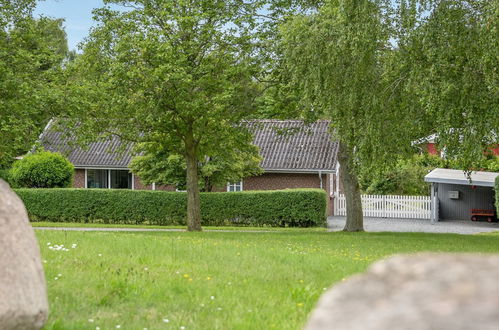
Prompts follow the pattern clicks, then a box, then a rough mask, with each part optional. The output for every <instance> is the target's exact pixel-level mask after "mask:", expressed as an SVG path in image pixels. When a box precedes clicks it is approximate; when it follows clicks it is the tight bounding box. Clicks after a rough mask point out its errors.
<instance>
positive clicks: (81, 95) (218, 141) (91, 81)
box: [71, 0, 261, 230]
mask: <svg viewBox="0 0 499 330" xmlns="http://www.w3.org/2000/svg"><path fill="white" fill-rule="evenodd" d="M106 3H107V4H126V5H127V6H128V7H129V9H130V10H128V11H125V12H118V11H113V10H111V9H110V8H109V7H105V8H102V9H99V10H96V11H95V15H96V18H97V20H98V21H99V25H98V26H97V27H96V28H95V29H93V31H92V32H91V34H90V36H89V38H88V39H87V41H86V44H85V46H84V53H83V54H82V55H81V56H79V57H78V58H77V59H76V61H75V63H76V65H75V66H74V69H75V70H74V72H75V74H74V78H73V82H74V84H72V89H71V93H73V95H76V96H74V97H72V98H73V99H77V102H76V104H77V105H76V106H73V108H74V109H76V112H75V114H76V115H75V118H76V120H77V121H79V122H80V126H79V127H80V133H81V134H83V135H86V136H88V137H89V138H92V137H96V136H97V135H98V134H101V133H103V132H107V133H109V134H116V135H118V136H120V137H121V138H122V139H127V140H130V141H135V142H139V143H145V144H148V145H147V146H146V148H151V149H152V150H153V151H152V154H154V153H156V152H159V153H163V154H165V155H167V156H166V158H168V157H169V156H175V155H180V156H182V157H183V158H184V160H185V164H186V170H187V182H186V183H187V191H188V199H189V203H188V206H189V212H188V218H189V219H190V220H189V221H188V225H189V226H188V228H189V229H191V230H200V211H199V180H198V173H199V169H198V163H199V162H203V161H204V160H205V159H206V158H209V159H216V158H217V157H218V156H219V155H221V153H222V152H226V153H229V154H230V153H236V154H237V152H238V151H239V150H242V149H244V148H239V146H241V145H249V144H250V143H251V141H252V138H251V134H249V132H248V131H247V130H246V129H244V128H243V127H240V126H239V123H240V122H241V120H242V119H244V118H247V117H248V116H249V115H250V114H251V113H252V112H253V104H252V101H253V99H254V97H255V93H256V92H257V88H256V83H255V81H254V79H253V76H254V75H255V73H256V72H258V71H259V70H260V65H259V63H258V60H255V57H254V56H253V55H254V53H255V52H254V51H255V46H254V40H253V39H252V30H253V27H254V25H255V15H254V14H255V12H256V11H257V10H258V8H259V7H260V6H261V3H260V1H244V2H243V1H240V0H231V1H226V0H201V1H162V0H152V1H151V0H135V1H126V2H124V1H118V0H115V1H111V0H109V1H106ZM81 99H83V100H84V101H81ZM81 103H84V104H85V105H86V106H85V107H81V106H80V105H81ZM144 156H146V157H148V155H144ZM166 158H164V159H166ZM143 160H144V159H143ZM146 160H147V161H149V162H150V161H153V160H154V158H152V157H150V156H149V158H147V159H146ZM162 166H163V165H161V164H159V165H157V166H155V165H152V166H150V169H152V168H154V167H158V168H160V167H162ZM143 174H146V173H143ZM149 174H150V175H149V177H150V178H152V172H151V171H149ZM145 176H148V175H145ZM164 179H165V180H166V178H164Z"/></svg>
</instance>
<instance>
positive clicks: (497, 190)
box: [495, 176, 499, 216]
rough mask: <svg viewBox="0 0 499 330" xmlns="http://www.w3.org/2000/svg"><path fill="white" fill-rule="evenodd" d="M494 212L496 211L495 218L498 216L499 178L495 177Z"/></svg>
mask: <svg viewBox="0 0 499 330" xmlns="http://www.w3.org/2000/svg"><path fill="white" fill-rule="evenodd" d="M495 190H496V210H497V216H499V176H497V177H496V187H495Z"/></svg>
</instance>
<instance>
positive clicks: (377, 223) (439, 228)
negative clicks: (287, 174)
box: [328, 217, 499, 234]
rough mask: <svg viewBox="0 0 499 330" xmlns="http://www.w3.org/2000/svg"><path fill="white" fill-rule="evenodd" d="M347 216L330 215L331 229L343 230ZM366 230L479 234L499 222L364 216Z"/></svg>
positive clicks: (494, 226)
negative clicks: (434, 221) (437, 220)
mask: <svg viewBox="0 0 499 330" xmlns="http://www.w3.org/2000/svg"><path fill="white" fill-rule="evenodd" d="M345 220H346V218H345V217H329V218H328V227H329V230H330V231H339V230H342V229H343V227H344V226H345ZM364 230H366V231H370V232H380V231H392V232H423V233H455V234H477V233H483V232H493V231H499V222H494V223H488V222H473V221H471V220H468V221H464V220H463V221H460V220H453V221H449V220H447V221H439V222H437V223H436V224H431V222H430V220H426V219H395V218H364Z"/></svg>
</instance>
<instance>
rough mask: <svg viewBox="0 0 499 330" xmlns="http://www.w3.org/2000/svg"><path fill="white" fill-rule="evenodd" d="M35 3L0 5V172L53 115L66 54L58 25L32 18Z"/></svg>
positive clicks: (23, 1) (56, 21)
mask: <svg viewBox="0 0 499 330" xmlns="http://www.w3.org/2000/svg"><path fill="white" fill-rule="evenodd" d="M34 6H35V1H29V0H17V1H6V0H1V1H0V167H2V166H6V165H9V164H10V163H12V161H13V160H14V157H15V156H19V155H21V154H23V153H25V152H26V151H27V150H29V148H30V147H31V146H32V145H33V143H34V142H35V141H36V138H37V137H38V135H39V134H40V133H41V131H42V129H43V127H44V126H45V124H46V123H47V122H48V120H49V119H50V118H51V117H52V116H53V115H55V114H57V113H58V111H59V109H60V108H59V107H58V106H57V104H58V103H57V99H59V97H60V95H59V94H58V91H59V90H60V89H59V88H57V87H56V86H57V84H58V81H59V79H60V77H61V75H60V73H61V72H60V70H61V69H62V67H61V66H62V63H63V61H64V59H65V58H66V55H67V52H68V48H67V41H66V33H65V32H64V30H63V27H62V23H63V21H62V20H60V19H51V18H46V17H40V18H38V19H35V18H33V15H32V12H33V9H34Z"/></svg>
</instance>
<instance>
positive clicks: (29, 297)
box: [0, 179, 48, 330]
mask: <svg viewBox="0 0 499 330" xmlns="http://www.w3.org/2000/svg"><path fill="white" fill-rule="evenodd" d="M47 316H48V300H47V289H46V285H45V276H44V274H43V267H42V263H41V259H40V250H39V247H38V242H37V240H36V238H35V233H34V231H33V228H32V227H31V225H30V224H29V221H28V215H27V213H26V209H25V207H24V204H23V203H22V201H21V199H20V198H19V197H18V196H17V195H16V194H15V193H14V192H13V191H12V189H10V187H9V185H8V184H7V183H5V182H4V181H3V180H1V179H0V329H1V330H11V329H20V330H21V329H22V330H31V329H40V328H41V327H42V326H43V325H44V324H45V321H46V320H47Z"/></svg>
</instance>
